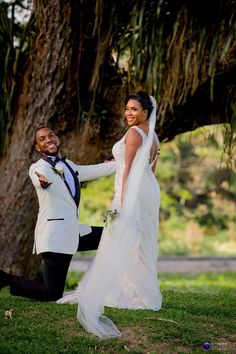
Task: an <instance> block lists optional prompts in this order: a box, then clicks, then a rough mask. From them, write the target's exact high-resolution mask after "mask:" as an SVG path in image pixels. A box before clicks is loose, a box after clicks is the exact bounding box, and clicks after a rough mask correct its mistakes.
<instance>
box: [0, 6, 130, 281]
mask: <svg viewBox="0 0 236 354" xmlns="http://www.w3.org/2000/svg"><path fill="white" fill-rule="evenodd" d="M109 4H110V5H109ZM99 5H100V7H99ZM98 12H99V15H100V16H101V17H100V22H99V23H96V21H95V18H96V16H97V14H98ZM107 14H109V16H108V15H107ZM35 16H36V18H35V19H36V25H35V34H34V36H33V38H32V41H31V44H30V56H29V62H28V65H27V69H26V71H25V73H24V75H23V77H22V80H21V83H20V87H19V97H18V101H17V102H16V104H15V114H14V123H13V127H12V133H11V135H10V140H9V142H8V147H7V150H6V155H5V156H4V158H3V159H2V160H1V174H0V200H1V203H0V248H1V255H0V268H1V269H5V270H6V271H8V272H12V273H14V274H18V275H25V276H30V277H33V276H34V275H35V272H36V270H37V268H38V264H39V259H37V257H34V256H33V257H31V253H32V246H33V234H34V226H35V222H36V217H37V209H38V205H37V198H36V193H35V191H34V188H33V186H32V183H31V181H30V179H29V177H28V169H29V166H30V165H31V163H32V162H33V161H35V160H36V159H37V158H38V156H36V153H35V151H34V146H33V145H34V133H35V129H36V128H37V127H39V126H44V125H47V126H48V125H50V126H51V127H52V128H53V129H55V130H57V131H58V134H59V136H61V141H62V145H63V148H64V149H63V150H64V151H65V152H66V153H69V155H70V156H69V157H70V158H71V159H75V161H77V162H80V163H81V162H82V163H85V162H86V163H87V164H88V163H91V162H95V161H96V162H99V160H100V159H101V158H104V157H105V155H106V151H107V150H108V149H109V150H110V147H111V145H112V142H113V141H114V139H115V136H114V135H117V132H119V129H117V127H118V126H119V123H118V121H119V119H118V120H116V119H115V120H114V115H113V117H112V118H113V119H112V120H111V117H108V118H107V122H108V125H105V126H104V127H103V128H101V127H100V124H99V122H94V121H92V118H91V116H92V114H91V112H89V110H90V109H91V107H92V103H93V102H94V100H95V92H100V94H101V96H102V98H103V99H104V98H105V99H108V100H113V99H114V97H116V99H117V100H116V106H118V105H119V103H120V102H119V101H120V99H119V97H120V96H122V92H123V87H122V81H121V80H120V82H119V83H118V84H117V85H114V86H113V87H112V86H111V89H110V90H109V92H107V91H106V90H105V89H104V88H103V87H102V86H101V84H100V78H101V77H102V76H103V73H104V71H105V68H104V66H105V64H107V63H108V61H107V58H106V56H107V48H108V45H109V40H110V36H111V31H112V26H113V25H114V22H115V21H114V18H113V17H114V16H115V11H114V6H113V7H112V2H111V3H110V2H108V4H103V2H100V1H87V2H86V4H84V2H80V1H78V2H74V1H69V0H67V1H63V0H53V1H49V2H46V1H45V2H44V1H40V0H37V1H35ZM104 63H105V64H104ZM107 68H109V65H107ZM99 85H100V87H99ZM120 92H121V94H120ZM122 99H123V97H122ZM81 102H85V103H86V104H84V106H86V107H82V106H81ZM109 104H111V103H108V106H109ZM114 107H115V105H114V106H113V108H114ZM85 108H87V111H88V112H89V113H90V115H89V114H88V117H87V121H85V122H83V121H81V120H80V117H81V116H82V113H83V112H82V111H83V110H84V109H85ZM116 108H117V107H115V109H116ZM117 112H119V111H118V110H117ZM118 116H120V114H119V113H118V114H117V113H116V118H117V117H118ZM110 123H111V124H110ZM114 131H115V132H116V133H114ZM104 136H106V138H104ZM102 137H103V142H102V143H101V142H100V140H101V138H102ZM109 137H112V138H111V139H109ZM64 145H65V146H64Z"/></svg>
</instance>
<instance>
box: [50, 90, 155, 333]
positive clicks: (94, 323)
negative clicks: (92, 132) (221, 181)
mask: <svg viewBox="0 0 236 354" xmlns="http://www.w3.org/2000/svg"><path fill="white" fill-rule="evenodd" d="M125 118H126V120H127V123H128V125H129V127H130V128H129V129H128V131H127V132H126V134H125V135H124V136H123V138H122V139H121V140H120V141H118V142H117V143H116V144H115V145H114V146H113V150H112V152H113V155H114V158H115V160H116V176H115V196H114V199H113V202H112V206H111V209H112V210H113V211H114V213H113V216H116V215H117V217H116V218H115V220H113V221H112V222H111V223H110V224H109V225H108V226H106V227H105V228H104V231H103V235H102V238H101V241H100V244H99V248H98V251H97V254H96V256H95V258H94V260H93V262H92V264H91V266H90V267H89V269H88V270H87V272H86V273H85V275H84V277H83V278H82V280H81V282H80V284H79V286H78V288H77V289H76V290H75V291H74V292H73V293H70V294H68V295H66V296H64V297H63V298H62V299H60V300H58V301H57V302H58V303H78V313H77V317H78V320H79V321H80V323H81V324H82V325H83V326H84V328H85V329H86V330H87V331H88V332H90V333H92V334H94V335H96V336H98V337H100V338H110V337H119V336H120V335H121V333H120V331H119V330H118V329H117V327H116V326H115V324H114V323H113V322H112V321H111V320H110V319H109V318H107V317H106V316H104V315H103V312H104V306H109V307H117V308H128V309H151V310H155V311H158V310H159V309H160V308H161V303H162V295H161V292H160V289H159V284H158V279H157V254H158V248H157V232H158V220H159V205H160V189H159V184H158V182H157V181H156V179H155V176H154V174H153V171H154V169H155V165H156V162H157V156H158V150H159V146H160V144H159V141H158V137H157V135H156V133H155V131H154V128H155V122H156V101H155V99H154V98H153V97H151V96H148V95H147V93H145V92H143V91H139V92H137V93H134V94H131V95H129V96H128V98H127V100H126V107H125Z"/></svg>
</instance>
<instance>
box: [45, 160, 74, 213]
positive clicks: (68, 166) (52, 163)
mask: <svg viewBox="0 0 236 354" xmlns="http://www.w3.org/2000/svg"><path fill="white" fill-rule="evenodd" d="M42 159H43V160H45V161H46V162H48V163H49V164H50V165H51V166H52V167H55V165H56V161H52V159H50V157H48V156H46V155H42ZM63 162H64V164H65V165H66V166H67V168H68V169H69V171H70V173H71V174H72V176H73V179H74V183H75V196H73V195H72V194H71V190H70V187H69V185H68V183H67V181H66V179H65V178H64V177H62V176H61V175H60V177H61V178H62V180H63V181H64V183H65V185H66V187H67V189H68V191H69V192H70V195H71V196H72V198H73V199H74V201H75V204H76V206H77V208H78V207H79V202H80V183H79V179H78V177H77V174H76V172H75V171H74V170H73V169H72V168H71V166H70V165H69V164H68V162H66V160H63Z"/></svg>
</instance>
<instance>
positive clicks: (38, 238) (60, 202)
mask: <svg viewBox="0 0 236 354" xmlns="http://www.w3.org/2000/svg"><path fill="white" fill-rule="evenodd" d="M66 162H67V163H68V164H69V165H70V166H71V168H72V169H73V170H74V172H77V174H78V179H79V181H80V182H83V181H89V180H92V179H96V178H99V177H102V176H107V175H110V174H112V173H114V172H115V161H111V162H105V163H101V164H97V165H87V166H86V165H85V166H79V165H76V164H74V163H73V162H72V161H70V160H66ZM35 171H37V172H38V173H40V174H42V175H44V176H45V177H46V178H47V180H48V181H49V182H52V184H51V185H50V186H49V187H48V188H46V189H44V188H42V187H41V185H40V183H39V180H38V177H37V176H36V174H35V173H34V172H35ZM29 175H30V178H31V180H32V182H33V185H34V187H35V188H36V192H37V196H38V202H39V213H38V218H37V223H36V227H35V243H34V249H33V253H37V254H39V253H42V252H56V253H66V254H74V253H76V252H77V249H78V244H79V234H80V233H81V227H80V225H79V221H78V217H79V211H78V207H77V206H76V203H75V201H74V199H73V197H72V195H71V194H70V192H69V190H68V188H67V186H66V184H65V182H64V181H63V179H62V177H61V176H60V175H59V174H58V173H56V172H55V171H54V170H53V168H52V166H51V165H50V163H48V162H47V161H45V160H43V159H40V160H38V161H37V162H36V163H34V164H32V165H31V166H30V169H29ZM82 232H83V231H82ZM88 232H89V231H88ZM88 232H86V231H85V232H84V233H85V234H86V233H88Z"/></svg>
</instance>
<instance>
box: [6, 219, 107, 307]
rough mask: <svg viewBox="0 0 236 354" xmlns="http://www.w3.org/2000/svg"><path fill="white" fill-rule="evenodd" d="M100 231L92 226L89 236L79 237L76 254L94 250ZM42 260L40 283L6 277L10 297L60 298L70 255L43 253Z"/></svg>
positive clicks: (51, 299)
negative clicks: (41, 278) (42, 271)
mask: <svg viewBox="0 0 236 354" xmlns="http://www.w3.org/2000/svg"><path fill="white" fill-rule="evenodd" d="M102 230H103V228H102V227H99V226H92V232H91V233H90V234H88V235H85V236H83V237H80V240H79V247H78V252H80V251H91V250H96V249H97V248H98V245H99V242H100V239H101V235H102ZM42 259H43V263H44V274H43V280H42V281H38V280H29V279H25V278H22V277H18V276H15V275H10V274H9V275H8V285H10V293H11V294H12V295H15V296H23V297H26V298H29V299H35V300H40V301H56V300H58V299H60V298H61V297H62V295H63V291H64V287H65V282H66V276H67V272H68V269H69V266H70V262H71V259H72V255H70V254H62V253H53V252H44V253H42Z"/></svg>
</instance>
